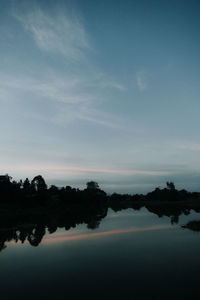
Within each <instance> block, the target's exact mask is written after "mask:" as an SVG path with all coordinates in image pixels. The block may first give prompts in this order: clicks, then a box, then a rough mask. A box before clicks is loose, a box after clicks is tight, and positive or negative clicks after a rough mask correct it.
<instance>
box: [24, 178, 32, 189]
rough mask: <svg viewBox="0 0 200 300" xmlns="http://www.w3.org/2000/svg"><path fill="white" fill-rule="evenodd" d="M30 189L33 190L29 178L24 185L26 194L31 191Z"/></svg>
mask: <svg viewBox="0 0 200 300" xmlns="http://www.w3.org/2000/svg"><path fill="white" fill-rule="evenodd" d="M30 188H31V184H30V181H29V179H28V178H26V179H25V180H24V183H23V189H24V191H25V192H28V191H29V190H30Z"/></svg>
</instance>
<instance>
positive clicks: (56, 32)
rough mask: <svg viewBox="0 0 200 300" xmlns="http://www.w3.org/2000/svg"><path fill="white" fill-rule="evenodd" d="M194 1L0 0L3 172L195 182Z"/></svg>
mask: <svg viewBox="0 0 200 300" xmlns="http://www.w3.org/2000/svg"><path fill="white" fill-rule="evenodd" d="M199 13H200V2H199V1H197V0H191V1H186V0H174V1H169V0H160V1H156V0H148V1H147V0H141V1H139V0H132V1H130V0H127V1H114V0H103V1H96V0H94V1H89V0H84V1H83V0H75V1H64V0H60V1H56V2H55V1H52V0H49V1H47V0H30V1H23V0H22V1H16V0H14V1H11V0H1V1H0V175H1V174H5V173H8V174H9V175H10V176H12V177H13V179H15V180H19V179H25V178H26V177H29V178H30V179H32V178H33V177H34V176H35V175H38V174H41V175H42V176H43V177H44V178H45V180H46V182H47V184H48V185H51V184H56V185H58V186H66V185H71V186H74V187H78V188H83V187H84V186H85V183H86V182H87V181H89V180H94V181H97V182H98V183H99V185H100V187H101V188H102V189H104V190H105V191H107V192H114V191H116V192H128V193H129V192H131V193H134V192H147V191H150V190H152V189H153V188H155V187H156V186H164V185H165V182H166V181H169V180H170V181H174V182H175V184H176V186H177V187H178V188H180V189H181V188H185V189H188V190H191V191H194V190H195V191H200V159H199V154H200V135H199V127H200V118H199V111H200V84H199V79H200V59H199V53H200V35H199V28H200V19H199Z"/></svg>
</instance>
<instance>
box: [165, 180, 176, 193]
mask: <svg viewBox="0 0 200 300" xmlns="http://www.w3.org/2000/svg"><path fill="white" fill-rule="evenodd" d="M166 185H167V188H168V189H169V190H171V191H174V190H175V185H174V183H173V182H168V181H167V182H166Z"/></svg>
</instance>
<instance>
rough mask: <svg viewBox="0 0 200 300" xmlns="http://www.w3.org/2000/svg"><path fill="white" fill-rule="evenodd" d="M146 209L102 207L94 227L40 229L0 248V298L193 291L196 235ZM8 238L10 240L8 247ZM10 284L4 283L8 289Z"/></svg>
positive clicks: (182, 294) (181, 295)
mask: <svg viewBox="0 0 200 300" xmlns="http://www.w3.org/2000/svg"><path fill="white" fill-rule="evenodd" d="M191 219H200V218H199V217H198V214H197V213H192V214H191V215H189V216H182V217H181V218H180V223H179V224H178V225H171V224H170V219H169V218H168V217H163V218H158V216H156V215H155V214H151V213H149V212H147V210H146V209H141V210H140V211H133V210H131V209H128V210H125V211H121V212H118V213H115V212H113V211H111V210H110V211H109V214H108V216H107V217H106V218H105V219H103V220H102V222H101V224H100V227H99V228H97V229H95V230H91V229H87V227H86V225H79V226H77V228H73V229H71V230H69V231H64V230H63V229H61V228H60V229H58V230H57V232H55V233H53V234H48V233H47V234H46V235H45V237H44V239H43V242H42V243H41V244H40V245H39V246H38V247H31V246H28V247H27V245H28V244H25V245H21V244H19V243H18V244H14V243H13V242H12V243H11V244H10V245H8V244H9V243H7V245H8V247H7V248H6V249H5V250H3V251H2V252H1V253H0V266H1V268H0V280H1V281H0V282H1V285H0V293H1V295H3V298H2V299H6V300H7V299H29V300H30V299H31V300H32V299H34V300H35V299H56V300H57V299H63V300H64V299H67V298H68V299H70V300H71V299H81V298H83V299H85V298H87V299H102V298H103V299H169V298H171V299H186V298H188V299H189V298H193V296H192V295H194V294H195V293H197V292H198V281H199V279H198V278H199V269H200V259H199V252H200V235H199V234H198V233H193V232H191V231H189V230H183V229H182V228H181V227H180V225H181V224H182V223H185V222H187V221H189V220H191ZM14 245H15V246H14ZM11 287H12V288H11Z"/></svg>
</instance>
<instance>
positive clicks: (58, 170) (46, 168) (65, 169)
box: [2, 165, 169, 176]
mask: <svg viewBox="0 0 200 300" xmlns="http://www.w3.org/2000/svg"><path fill="white" fill-rule="evenodd" d="M2 168H4V169H5V170H7V171H9V170H28V171H34V172H53V173H54V174H58V175H59V174H81V173H105V174H119V175H150V176H156V175H157V176H161V175H167V174H169V173H168V172H166V171H153V170H120V169H110V168H90V167H84V166H56V165H52V166H51V165H20V166H19V165H13V166H9V165H7V166H2Z"/></svg>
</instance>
